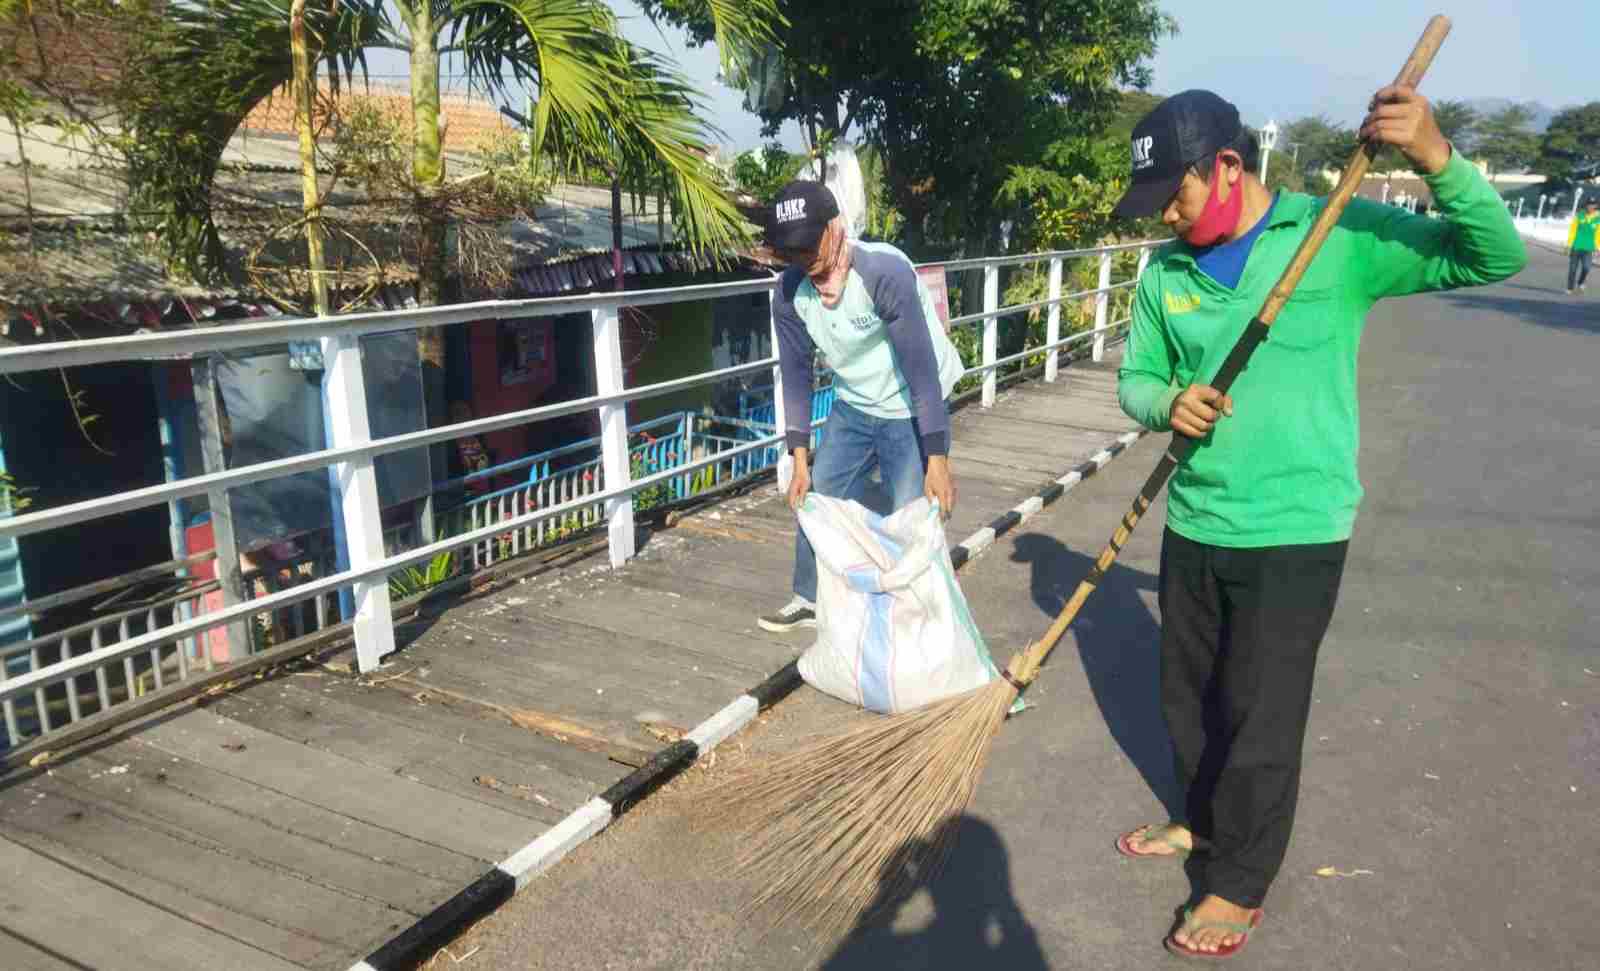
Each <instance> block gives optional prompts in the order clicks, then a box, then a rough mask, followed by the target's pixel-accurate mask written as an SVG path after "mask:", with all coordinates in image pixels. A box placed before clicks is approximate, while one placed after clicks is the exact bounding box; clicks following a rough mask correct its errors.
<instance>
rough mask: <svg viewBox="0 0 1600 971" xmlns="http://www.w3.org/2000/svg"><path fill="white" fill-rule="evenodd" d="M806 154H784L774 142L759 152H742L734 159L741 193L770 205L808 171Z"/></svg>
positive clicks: (734, 174)
mask: <svg viewBox="0 0 1600 971" xmlns="http://www.w3.org/2000/svg"><path fill="white" fill-rule="evenodd" d="M805 164H806V158H805V156H804V155H794V154H791V153H789V152H786V151H784V149H783V146H781V145H779V144H778V143H777V142H773V143H771V144H769V145H767V146H765V147H763V148H762V149H761V150H759V151H747V152H740V153H739V155H738V157H737V158H735V159H734V160H733V181H734V185H735V186H736V187H737V188H738V189H739V191H740V192H745V193H748V194H750V195H752V196H754V197H755V198H757V199H759V200H761V201H762V202H771V201H772V199H773V197H774V196H776V195H777V194H778V190H779V189H781V188H783V187H784V186H785V185H786V184H788V183H789V182H792V181H793V180H794V178H795V177H796V176H797V175H799V174H800V170H801V169H803V168H805Z"/></svg>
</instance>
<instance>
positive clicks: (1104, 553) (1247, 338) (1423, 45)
mask: <svg viewBox="0 0 1600 971" xmlns="http://www.w3.org/2000/svg"><path fill="white" fill-rule="evenodd" d="M1449 33H1450V18H1448V17H1443V16H1439V17H1434V18H1433V19H1432V20H1430V21H1428V29H1427V30H1424V31H1423V32H1422V39H1420V40H1418V41H1417V46H1416V47H1415V48H1413V49H1412V51H1411V56H1410V57H1409V58H1407V59H1406V63H1405V66H1404V67H1402V68H1401V69H1400V73H1399V74H1398V75H1396V76H1395V79H1394V80H1395V83H1396V84H1405V85H1410V86H1412V87H1415V86H1416V85H1417V84H1419V83H1420V82H1421V81H1422V76H1423V75H1424V74H1426V73H1427V71H1428V66H1429V65H1430V64H1432V63H1433V56H1434V55H1435V54H1437V53H1439V47H1440V46H1441V45H1443V44H1444V39H1445V37H1446V36H1448V35H1449ZM1377 152H1378V145H1377V144H1376V143H1375V142H1362V143H1361V145H1360V146H1359V147H1358V148H1357V149H1356V151H1355V154H1354V155H1352V156H1351V157H1350V164H1349V165H1347V166H1345V170H1344V177H1343V178H1341V179H1340V180H1339V186H1338V188H1336V189H1334V190H1333V195H1331V196H1329V197H1328V204H1327V205H1326V206H1324V207H1323V209H1322V212H1321V213H1320V214H1319V215H1318V216H1317V221H1316V223H1315V224H1313V225H1312V227H1311V232H1310V233H1309V234H1307V235H1306V238H1305V239H1304V240H1302V241H1301V243H1300V248H1299V249H1298V250H1296V251H1295V254H1294V259H1292V260H1290V261H1289V266H1288V267H1287V268H1286V269H1285V270H1284V271H1283V275H1282V276H1280V277H1279V278H1278V282H1277V285H1275V286H1274V287H1273V288H1272V292H1271V293H1269V294H1268V295H1267V299H1266V302H1265V303H1263V304H1262V305H1261V312H1260V313H1258V314H1257V315H1256V317H1255V319H1254V320H1252V321H1251V322H1250V325H1249V326H1248V327H1247V328H1246V329H1245V332H1244V334H1242V335H1240V337H1239V341H1238V343H1236V344H1235V345H1234V347H1233V349H1232V350H1231V351H1230V352H1229V354H1228V357H1227V360H1225V361H1224V362H1223V364H1222V368H1221V369H1220V370H1219V371H1218V372H1217V377H1216V378H1215V379H1213V381H1212V382H1211V384H1212V387H1214V388H1215V389H1216V390H1217V391H1219V392H1224V393H1225V392H1226V391H1227V390H1228V388H1229V387H1230V386H1231V385H1232V384H1233V380H1234V378H1236V377H1238V376H1239V372H1240V371H1243V370H1244V366H1245V363H1246V362H1248V361H1249V359H1250V355H1251V354H1252V353H1253V352H1254V351H1255V349H1256V346H1257V345H1259V344H1260V343H1261V341H1262V340H1263V339H1264V338H1265V337H1266V334H1267V328H1269V327H1271V326H1272V323H1273V321H1275V320H1277V319H1278V313H1279V311H1281V310H1282V309H1283V305H1284V304H1286V303H1288V302H1289V297H1290V296H1291V295H1292V294H1293V293H1294V288H1295V287H1296V286H1297V285H1298V284H1299V283H1300V278H1301V277H1302V276H1304V275H1305V272H1306V269H1307V268H1308V267H1310V266H1311V261H1312V260H1313V259H1315V258H1316V256H1317V251H1318V250H1319V249H1321V248H1322V244H1323V242H1324V241H1326V240H1327V238H1328V234H1329V233H1331V232H1333V227H1334V226H1335V225H1337V224H1338V222H1339V217H1340V216H1342V215H1344V209H1345V206H1346V205H1348V204H1349V202H1350V199H1351V197H1353V196H1354V195H1355V194H1356V190H1357V189H1358V188H1360V186H1361V180H1362V179H1364V178H1365V177H1366V174H1367V167H1368V166H1370V165H1371V164H1372V158H1373V156H1374V155H1376V154H1377ZM1196 444H1197V440H1196V439H1193V438H1188V437H1186V436H1183V435H1173V437H1172V445H1171V446H1170V447H1169V448H1168V449H1167V453H1166V454H1165V455H1163V456H1162V457H1161V461H1160V462H1159V463H1157V465H1156V467H1155V471H1153V472H1151V473H1150V478H1149V479H1147V480H1145V484H1144V488H1143V489H1140V490H1139V495H1138V496H1136V497H1135V498H1134V500H1133V506H1132V508H1130V509H1129V510H1128V512H1127V514H1126V515H1124V516H1123V517H1122V522H1120V523H1118V524H1117V529H1116V531H1115V532H1114V533H1112V534H1111V541H1110V542H1109V543H1107V544H1106V547H1105V549H1103V550H1101V551H1100V556H1099V557H1097V558H1096V559H1095V563H1094V567H1093V568H1092V569H1090V571H1089V575H1088V576H1086V577H1084V579H1083V582H1082V583H1080V584H1078V589H1076V590H1074V591H1073V593H1072V597H1071V599H1069V600H1068V601H1067V603H1066V606H1064V607H1062V608H1061V613H1060V614H1058V615H1057V616H1056V619H1055V622H1054V623H1053V624H1051V625H1050V629H1049V630H1048V631H1046V632H1045V635H1044V637H1043V638H1041V639H1040V640H1038V641H1035V642H1034V643H1032V644H1030V645H1028V647H1027V649H1026V650H1023V651H1019V652H1017V654H1016V655H1015V656H1013V657H1012V658H1011V662H1010V663H1009V664H1007V665H1006V671H1007V673H1008V674H1010V676H1011V678H1012V679H1014V680H1015V681H1016V682H1018V683H1021V684H1024V685H1025V684H1028V683H1029V682H1031V681H1032V680H1033V679H1034V677H1035V676H1036V675H1037V674H1038V673H1039V667H1040V665H1042V664H1044V659H1045V658H1046V657H1048V656H1049V655H1050V652H1051V651H1052V650H1054V649H1055V646H1056V642H1057V641H1059V640H1061V635H1063V634H1065V633H1066V632H1067V628H1068V627H1070V626H1072V622H1073V620H1075V619H1076V618H1077V616H1078V611H1079V610H1081V609H1082V608H1083V604H1084V601H1086V600H1088V599H1089V594H1091V593H1093V592H1094V590H1095V587H1097V586H1099V585H1100V581H1101V580H1102V579H1103V578H1104V577H1105V575H1106V571H1108V570H1110V569H1111V564H1113V563H1115V562H1116V559H1117V554H1119V553H1121V552H1122V547H1123V545H1124V544H1126V543H1127V542H1128V537H1129V536H1131V535H1132V534H1133V529H1134V527H1135V526H1137V525H1138V524H1139V519H1140V517H1142V516H1143V515H1144V514H1145V512H1147V511H1148V510H1149V509H1150V505H1151V504H1152V503H1154V502H1155V501H1156V497H1157V496H1158V495H1160V493H1161V489H1162V487H1163V486H1165V485H1166V483H1167V479H1168V478H1169V477H1170V476H1171V475H1172V472H1173V470H1174V469H1176V468H1177V467H1178V465H1179V464H1180V463H1181V462H1183V460H1184V459H1186V458H1188V457H1189V455H1190V454H1191V453H1193V451H1194V449H1195V446H1196Z"/></svg>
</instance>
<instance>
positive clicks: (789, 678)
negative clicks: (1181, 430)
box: [350, 430, 1146, 971]
mask: <svg viewBox="0 0 1600 971" xmlns="http://www.w3.org/2000/svg"><path fill="white" fill-rule="evenodd" d="M1145 434H1146V432H1144V431H1142V430H1141V431H1134V432H1129V433H1127V434H1126V435H1122V436H1121V437H1119V438H1118V439H1117V440H1116V441H1115V442H1113V443H1112V444H1111V445H1109V446H1107V447H1106V448H1104V449H1102V450H1101V451H1099V452H1096V453H1095V454H1094V455H1093V456H1091V457H1090V458H1089V459H1088V460H1086V461H1085V462H1083V464H1081V465H1079V466H1078V467H1077V468H1074V469H1073V470H1072V471H1070V472H1068V473H1067V474H1066V475H1063V476H1061V477H1060V478H1058V479H1056V480H1055V481H1054V482H1052V483H1051V484H1050V485H1048V486H1046V487H1045V488H1044V489H1041V490H1040V491H1039V492H1038V493H1037V494H1036V495H1034V496H1033V497H1032V498H1031V499H1028V500H1027V501H1026V502H1023V503H1021V504H1019V505H1017V506H1016V507H1015V508H1013V509H1012V510H1011V511H1010V512H1008V513H1006V514H1005V515H1003V516H1000V517H999V518H997V519H995V520H994V522H992V523H990V524H989V525H987V526H985V527H984V528H982V529H980V530H978V531H977V532H976V533H973V534H972V535H971V536H969V537H967V538H966V539H965V540H963V541H962V542H960V543H958V544H956V545H955V546H953V547H951V548H950V560H951V563H952V564H953V565H954V566H955V568H956V569H958V570H959V569H960V568H961V567H962V566H963V565H964V564H966V563H967V562H969V561H970V560H972V559H973V558H974V557H976V556H977V555H978V554H980V553H982V552H983V551H984V550H986V549H988V548H989V547H990V546H992V545H993V544H994V541H995V540H996V539H998V538H999V537H1001V536H1004V535H1005V534H1006V533H1008V532H1010V531H1011V530H1013V529H1015V528H1016V527H1017V526H1019V525H1021V524H1022V523H1024V522H1027V521H1028V520H1029V519H1031V518H1033V517H1034V516H1035V515H1037V514H1038V513H1039V511H1040V510H1041V509H1043V508H1044V507H1046V506H1048V505H1050V504H1051V503H1053V502H1055V501H1056V500H1057V499H1060V498H1061V497H1062V496H1064V495H1066V494H1067V493H1068V492H1070V491H1072V489H1073V488H1074V487H1075V486H1077V485H1078V483H1080V482H1082V481H1083V480H1084V479H1087V478H1089V477H1090V476H1092V475H1094V474H1095V473H1096V472H1099V471H1100V470H1101V469H1103V468H1105V467H1106V466H1107V465H1108V464H1110V462H1111V460H1112V459H1114V458H1116V457H1117V456H1118V455H1120V454H1121V453H1122V452H1124V451H1125V450H1127V448H1128V447H1129V446H1131V445H1132V444H1133V443H1135V442H1137V441H1138V440H1139V439H1140V438H1141V437H1142V436H1144V435H1145ZM802 683H803V682H802V681H801V678H800V669H799V667H798V665H797V664H796V662H794V661H791V662H789V663H788V664H787V665H785V666H784V667H783V669H782V670H780V671H779V672H778V673H777V674H774V675H773V676H772V677H770V678H768V679H767V680H765V681H763V682H761V683H760V684H758V685H756V686H755V687H754V688H752V689H751V690H750V691H748V692H746V693H745V694H742V695H740V696H739V697H738V698H737V699H736V700H735V701H733V702H732V703H731V704H729V705H727V706H726V707H725V708H723V709H722V710H721V711H719V712H717V713H716V714H715V715H712V716H711V717H710V718H708V719H706V720H705V721H703V722H701V723H700V725H699V727H697V728H695V729H694V731H692V732H690V733H689V734H688V735H686V736H684V738H683V739H682V740H680V741H677V742H673V743H672V744H671V745H668V746H667V747H666V748H664V749H662V750H661V751H659V752H657V753H656V754H655V756H654V757H652V758H651V759H650V761H648V762H646V763H645V764H644V765H642V766H640V767H639V768H637V769H635V770H634V771H632V772H630V773H629V774H628V776H627V777H626V778H624V779H623V780H622V781H621V782H618V783H617V784H616V785H614V786H612V787H611V788H609V789H607V790H606V791H604V792H602V793H600V795H598V796H596V797H595V798H593V799H591V800H589V801H588V802H587V803H584V804H583V805H582V806H580V807H578V808H577V809H575V810H573V811H572V813H571V814H570V815H568V816H567V818H566V819H564V820H562V821H561V822H560V823H557V824H556V825H555V826H554V827H553V828H551V829H550V830H548V831H547V832H546V833H545V834H544V835H543V836H540V837H539V838H538V839H536V840H534V841H533V842H532V843H529V844H528V845H527V846H525V847H523V848H522V849H520V850H518V851H517V852H516V853H514V854H512V855H511V856H510V857H507V858H506V859H505V860H504V861H503V862H501V863H499V864H498V865H496V866H495V867H494V868H493V869H491V870H490V871H489V872H488V873H485V874H484V875H483V876H481V877H479V878H478V879H477V880H475V881H473V882H472V883H471V884H470V885H468V886H467V888H466V889H464V890H462V891H461V892H460V893H458V894H456V895H455V896H454V897H451V898H450V899H449V900H448V901H446V902H445V903H443V904H441V905H440V906H439V907H437V908H435V909H434V911H433V912H432V913H430V914H428V915H427V916H425V917H423V918H422V919H421V920H419V921H417V922H416V923H415V924H413V925H411V927H409V928H407V929H406V930H405V931H403V932H401V933H400V934H399V935H398V936H396V937H394V938H393V939H391V940H390V941H389V943H387V944H385V945H383V946H382V947H380V948H378V949H377V950H376V951H374V952H372V954H371V955H369V956H368V957H367V959H366V960H364V961H360V962H357V963H356V964H354V965H352V966H351V968H350V971H398V969H401V968H414V967H416V966H417V964H418V963H419V962H421V961H422V960H424V959H426V958H427V957H428V956H430V955H431V954H432V953H433V951H434V950H435V949H436V948H438V947H439V946H441V945H443V944H445V943H448V942H449V941H450V940H451V939H452V938H454V937H455V936H456V935H457V934H459V933H461V931H462V930H464V929H465V928H467V927H468V926H470V925H471V924H472V923H473V922H474V921H476V920H478V919H480V918H482V917H484V916H486V915H487V914H489V913H491V912H492V911H494V910H495V909H496V908H498V907H499V906H500V905H501V904H503V903H505V902H506V901H507V900H510V899H511V898H512V896H514V895H515V894H516V893H517V892H518V891H520V890H522V888H524V887H526V886H527V885H528V883H529V882H530V881H532V880H533V878H534V877H536V876H538V875H539V874H541V873H543V872H544V871H546V870H548V869H550V868H551V867H552V866H554V865H555V864H556V863H558V862H559V861H560V860H561V859H562V858H563V857H565V856H566V855H567V854H568V853H570V852H572V851H573V850H574V849H576V848H577V847H578V846H579V845H581V844H583V843H584V842H586V841H588V840H589V838H590V837H592V836H594V835H595V834H596V833H599V832H600V831H601V830H603V829H605V828H606V827H607V826H609V825H611V821H612V820H614V819H616V818H617V817H618V816H621V815H622V814H623V813H625V812H627V811H628V810H630V809H632V808H633V807H634V806H636V805H638V804H639V803H640V801H642V800H643V799H645V798H646V797H647V796H649V795H650V794H651V793H653V792H655V791H656V790H657V789H659V788H661V787H662V786H663V785H665V784H666V783H668V782H670V781H671V780H672V779H673V778H674V777H676V776H677V775H678V774H679V773H680V772H682V771H683V770H684V769H687V768H688V767H689V766H691V765H693V764H694V763H695V762H696V760H698V759H699V758H700V756H701V755H704V754H705V753H707V752H709V751H711V750H712V749H714V748H716V747H717V746H718V745H720V744H721V743H722V742H723V740H725V739H727V738H728V737H730V736H732V735H733V734H735V733H736V732H738V731H739V730H741V729H743V728H744V727H745V726H746V725H748V724H750V722H752V721H753V720H755V717H756V716H757V715H758V714H760V713H761V712H762V711H764V710H766V709H767V708H770V707H772V706H773V705H775V704H777V703H778V702H779V701H781V700H783V699H784V698H785V697H787V696H788V695H789V694H791V693H792V692H793V691H794V690H795V689H796V688H798V687H800V685H801V684H802Z"/></svg>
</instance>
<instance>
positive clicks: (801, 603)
mask: <svg viewBox="0 0 1600 971" xmlns="http://www.w3.org/2000/svg"><path fill="white" fill-rule="evenodd" d="M756 623H757V624H759V625H760V626H761V629H762V630H768V631H771V632H773V633H774V634H787V633H788V632H789V631H792V630H796V629H798V628H801V627H816V626H817V605H816V604H814V603H812V602H811V601H809V600H806V599H804V598H803V597H795V598H794V599H793V600H791V601H789V602H788V603H786V604H784V605H783V606H782V607H780V608H778V609H777V610H775V611H773V612H772V613H770V614H767V615H765V616H763V617H761V618H758V619H757V620H756Z"/></svg>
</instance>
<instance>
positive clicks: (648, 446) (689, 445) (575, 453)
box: [436, 387, 834, 569]
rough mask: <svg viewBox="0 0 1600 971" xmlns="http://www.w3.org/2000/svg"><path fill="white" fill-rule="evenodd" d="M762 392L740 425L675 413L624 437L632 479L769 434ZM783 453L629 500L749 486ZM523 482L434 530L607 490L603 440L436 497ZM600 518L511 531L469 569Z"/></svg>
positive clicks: (465, 481) (829, 395) (814, 413)
mask: <svg viewBox="0 0 1600 971" xmlns="http://www.w3.org/2000/svg"><path fill="white" fill-rule="evenodd" d="M761 397H762V396H761V393H760V392H759V391H757V392H753V393H746V395H741V400H740V411H741V416H740V417H739V418H726V417H722V416H718V415H701V414H696V413H694V412H689V411H680V412H675V413H673V414H670V415H664V416H662V417H660V418H656V419H653V420H651V421H647V422H642V423H640V424H638V425H634V426H632V427H630V428H629V429H628V443H629V444H628V457H629V473H630V475H631V477H633V478H640V477H643V476H647V475H655V474H657V473H659V472H665V471H669V470H671V469H675V468H678V467H679V466H683V465H687V464H689V463H690V462H692V461H694V460H696V459H705V458H709V457H711V456H715V455H718V454H720V453H722V452H725V451H731V450H734V449H737V448H739V447H740V446H744V445H748V444H749V443H750V442H752V441H755V440H756V439H759V438H763V437H766V436H768V435H771V434H772V433H773V431H774V428H775V426H774V424H773V406H772V394H771V391H770V390H768V391H767V393H766V395H765V398H766V400H765V401H764V402H763V401H762V400H761ZM833 400H834V394H833V388H832V387H826V388H819V389H817V390H816V391H815V392H814V393H813V394H812V396H811V420H812V422H813V424H815V423H816V422H818V421H821V420H824V419H826V418H827V417H828V413H829V412H830V411H831V410H832V408H833ZM821 436H822V429H821V428H818V429H816V430H815V431H814V432H813V433H812V446H813V447H816V445H817V444H819V443H820V442H821V440H822V438H821ZM779 454H780V447H779V446H773V447H771V448H763V449H757V450H755V451H745V452H740V453H738V454H736V455H734V456H732V457H730V458H729V459H728V461H727V462H726V463H716V464H713V465H708V466H705V467H703V468H701V469H699V470H697V471H695V472H686V473H684V474H683V475H681V476H674V477H672V478H670V479H666V480H665V481H663V482H661V483H660V484H658V485H656V486H653V487H651V488H650V489H648V490H645V491H643V492H640V493H638V494H636V495H635V496H634V500H633V501H634V506H635V508H636V509H648V508H650V507H652V506H655V505H659V504H661V503H664V502H676V501H679V500H682V499H687V498H689V497H690V496H693V495H696V494H698V493H700V492H703V491H705V490H706V489H710V488H713V487H716V486H720V485H725V484H727V483H729V482H734V481H737V480H739V479H743V478H748V477H749V476H752V475H755V474H757V473H759V472H762V471H764V470H766V469H769V468H771V467H773V466H774V465H776V464H777V461H778V456H779ZM508 475H510V476H517V477H518V478H519V479H521V481H518V482H516V483H515V484H513V485H509V486H503V487H501V488H499V489H495V490H493V491H491V492H487V493H484V494H482V495H476V496H473V497H471V498H469V499H467V500H466V501H464V502H462V503H460V504H458V505H456V506H454V507H452V508H450V509H447V510H445V511H443V512H441V513H439V514H438V516H437V518H436V530H437V532H438V534H439V535H441V536H453V535H458V534H460V533H464V532H469V531H471V530H475V529H482V528H483V527H486V526H492V525H493V524H495V523H497V522H503V521H509V520H511V519H515V518H517V517H520V516H526V515H527V514H529V513H532V512H536V511H538V510H539V509H542V508H547V507H551V506H557V505H562V504H565V503H570V502H572V501H573V500H581V499H582V498H583V497H584V496H585V495H590V494H593V493H598V492H600V491H602V490H603V489H605V469H604V463H603V462H602V461H601V459H600V439H599V438H587V439H584V440H582V441H578V442H573V443H571V444H569V445H563V446H561V447H560V448H556V449H550V450H548V451H544V452H539V453H536V454H533V455H525V456H523V457H521V458H518V459H514V460H512V461H510V462H502V463H501V464H499V465H496V466H494V467H492V468H488V469H483V470H480V471H477V472H473V473H471V474H469V475H464V476H459V477H457V478H454V479H450V480H448V481H447V482H444V483H442V484H441V485H440V487H439V489H438V490H437V491H438V492H446V491H450V490H452V489H456V488H460V487H464V486H469V485H470V484H471V483H474V482H493V481H495V480H497V479H502V478H504V477H505V476H508ZM604 514H605V510H604V508H603V505H602V504H601V503H598V502H597V503H595V504H594V505H593V506H580V507H579V508H578V509H576V510H570V511H568V512H565V513H563V514H561V515H560V516H558V517H552V518H551V519H549V520H543V521H540V522H537V523H535V524H534V525H531V526H523V527H520V528H517V529H513V530H510V531H508V532H507V533H505V534H504V535H502V536H499V537H496V538H495V539H492V540H485V541H483V542H480V543H478V544H476V545H475V546H473V547H472V552H471V568H473V569H479V568H482V567H484V566H487V565H489V564H492V563H495V562H498V561H500V560H503V559H506V558H508V557H512V556H516V555H518V554H519V553H522V552H524V551H527V550H530V549H537V548H539V547H541V546H545V545H548V544H549V543H551V542H553V541H558V540H560V539H562V538H564V537H566V536H568V535H570V534H571V533H572V532H573V531H575V530H578V529H585V528H588V527H590V526H593V525H594V524H596V523H598V522H600V521H601V520H602V519H603V518H604Z"/></svg>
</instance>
